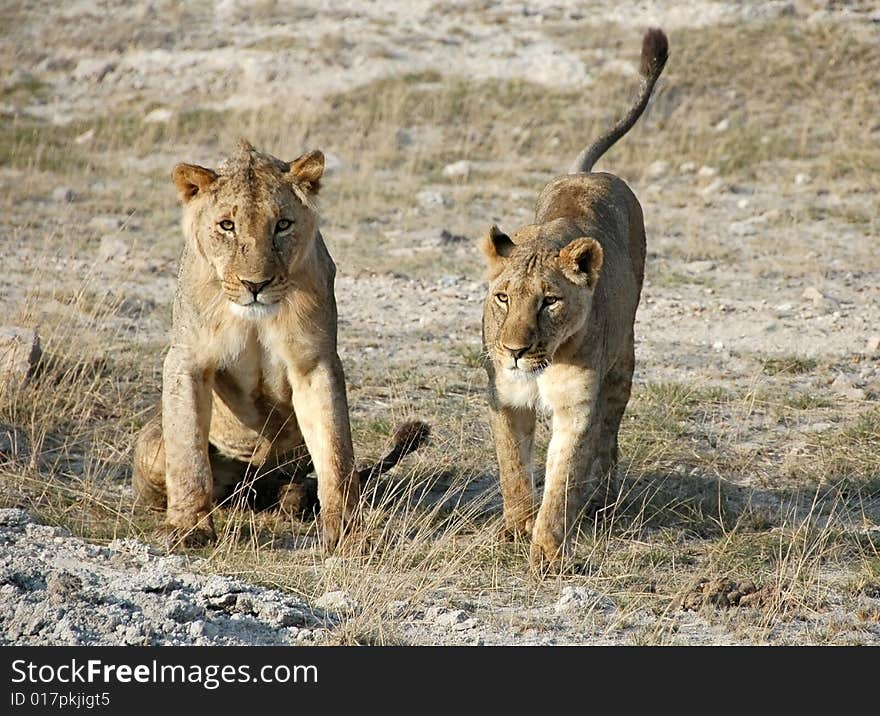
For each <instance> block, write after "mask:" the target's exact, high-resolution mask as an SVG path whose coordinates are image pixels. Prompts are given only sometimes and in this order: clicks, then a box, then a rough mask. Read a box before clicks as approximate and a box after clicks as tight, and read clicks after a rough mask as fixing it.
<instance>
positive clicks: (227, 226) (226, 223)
mask: <svg viewBox="0 0 880 716" xmlns="http://www.w3.org/2000/svg"><path fill="white" fill-rule="evenodd" d="M218 226H219V227H220V228H221V229H223V231H232V230H233V229H234V228H235V222H234V221H231V220H229V219H223V221H221V222H220V223H219V224H218Z"/></svg>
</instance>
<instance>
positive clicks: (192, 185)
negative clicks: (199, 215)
mask: <svg viewBox="0 0 880 716" xmlns="http://www.w3.org/2000/svg"><path fill="white" fill-rule="evenodd" d="M171 179H172V181H173V182H174V186H176V187H177V193H178V194H180V199H181V201H183V202H184V203H186V202H188V201H189V200H190V199H192V198H193V197H194V196H195V195H196V194H198V193H199V192H201V191H205V189H207V188H208V187H209V186H211V184H213V183H214V181H215V180H216V179H217V174H216V172H215V171H214V170H213V169H208V168H206V167H200V166H199V165H198V164H178V165H177V166H176V167H174V170H173V171H172V172H171Z"/></svg>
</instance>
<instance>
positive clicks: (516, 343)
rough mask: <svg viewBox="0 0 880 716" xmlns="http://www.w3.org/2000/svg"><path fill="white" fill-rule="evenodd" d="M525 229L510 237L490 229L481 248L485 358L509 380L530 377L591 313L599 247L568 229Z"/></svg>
mask: <svg viewBox="0 0 880 716" xmlns="http://www.w3.org/2000/svg"><path fill="white" fill-rule="evenodd" d="M553 228H554V227H552V226H550V227H549V231H548V227H547V225H545V226H544V227H537V226H526V227H523V228H522V229H520V230H519V231H517V232H515V234H514V238H513V239H511V237H509V236H508V235H507V234H504V233H503V232H501V231H500V230H499V229H498V227H497V226H493V227H492V228H491V229H490V230H489V232H488V234H487V235H486V236H485V238H484V239H483V242H482V248H483V252H484V253H485V254H486V258H487V261H488V266H489V293H488V295H487V297H486V303H485V307H484V314H483V331H484V340H485V346H486V351H487V353H488V357H489V358H490V360H492V362H493V363H494V364H495V366H496V367H498V368H500V369H504V370H506V371H508V374H509V375H511V376H512V377H523V378H527V377H533V376H536V375H538V374H540V373H541V372H542V371H543V370H544V369H545V368H547V366H549V365H550V364H551V363H552V361H553V358H554V355H555V354H556V351H557V350H558V349H559V347H560V346H561V345H562V344H563V343H565V341H567V340H568V339H569V338H571V337H572V336H573V335H575V334H576V333H578V331H580V330H581V329H582V328H583V327H584V325H585V323H586V321H587V318H588V316H589V315H590V310H591V308H592V301H593V292H594V289H595V287H596V282H597V281H598V280H599V272H600V270H601V268H602V258H603V253H602V247H601V246H600V245H599V243H598V242H597V241H596V240H595V239H592V238H589V237H583V236H582V237H577V238H574V239H571V240H569V239H566V238H563V237H564V236H565V235H566V234H570V233H571V232H570V231H565V230H563V228H564V227H557V228H558V229H559V230H558V231H554V230H553Z"/></svg>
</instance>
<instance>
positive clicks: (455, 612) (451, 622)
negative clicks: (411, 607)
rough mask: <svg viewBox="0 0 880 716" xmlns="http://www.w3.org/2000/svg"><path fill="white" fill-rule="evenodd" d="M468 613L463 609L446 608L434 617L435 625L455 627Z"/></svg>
mask: <svg viewBox="0 0 880 716" xmlns="http://www.w3.org/2000/svg"><path fill="white" fill-rule="evenodd" d="M467 618H468V615H467V612H466V611H465V610H464V609H448V610H446V611H443V612H442V613H440V614H438V615H437V617H436V618H435V619H434V623H435V624H436V625H437V626H444V627H452V628H457V625H459V624H463V623H464V622H465V621H467Z"/></svg>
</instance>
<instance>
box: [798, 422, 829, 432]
mask: <svg viewBox="0 0 880 716" xmlns="http://www.w3.org/2000/svg"><path fill="white" fill-rule="evenodd" d="M833 427H834V423H825V422H819V423H812V424H810V425H807V426H805V427H804V429H803V432H805V433H824V432H827V431H828V430H831V429H832V428H833Z"/></svg>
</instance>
